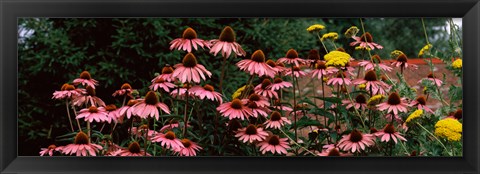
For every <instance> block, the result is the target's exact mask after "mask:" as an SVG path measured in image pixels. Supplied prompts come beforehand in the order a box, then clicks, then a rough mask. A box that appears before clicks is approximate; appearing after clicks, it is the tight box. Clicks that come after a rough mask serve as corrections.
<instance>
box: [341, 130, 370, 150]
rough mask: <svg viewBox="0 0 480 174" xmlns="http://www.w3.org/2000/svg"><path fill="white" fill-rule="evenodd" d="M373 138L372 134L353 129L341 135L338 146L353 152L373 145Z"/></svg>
mask: <svg viewBox="0 0 480 174" xmlns="http://www.w3.org/2000/svg"><path fill="white" fill-rule="evenodd" d="M374 139H375V137H374V136H373V135H372V134H362V133H361V132H360V131H358V130H356V129H354V130H352V132H350V134H348V135H344V136H343V137H342V139H341V140H340V141H339V142H338V147H339V148H341V149H342V150H345V151H351V152H352V153H355V152H356V151H360V150H365V147H368V146H372V145H374V144H375V142H374Z"/></svg>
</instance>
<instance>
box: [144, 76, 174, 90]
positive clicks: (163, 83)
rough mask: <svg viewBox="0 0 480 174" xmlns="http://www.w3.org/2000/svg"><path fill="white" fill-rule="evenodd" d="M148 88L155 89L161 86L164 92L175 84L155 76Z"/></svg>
mask: <svg viewBox="0 0 480 174" xmlns="http://www.w3.org/2000/svg"><path fill="white" fill-rule="evenodd" d="M149 88H150V89H151V90H153V91H157V90H158V89H160V88H162V89H163V90H164V91H165V92H170V88H175V84H173V83H170V82H167V81H165V80H164V79H163V78H157V80H155V82H153V83H152V85H150V86H149Z"/></svg>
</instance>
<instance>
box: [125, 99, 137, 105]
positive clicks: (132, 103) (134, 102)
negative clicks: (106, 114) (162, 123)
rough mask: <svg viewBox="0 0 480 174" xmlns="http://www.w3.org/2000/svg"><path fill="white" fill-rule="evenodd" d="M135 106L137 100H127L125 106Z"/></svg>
mask: <svg viewBox="0 0 480 174" xmlns="http://www.w3.org/2000/svg"><path fill="white" fill-rule="evenodd" d="M135 104H137V100H133V99H132V100H129V101H128V103H127V106H133V105H135Z"/></svg>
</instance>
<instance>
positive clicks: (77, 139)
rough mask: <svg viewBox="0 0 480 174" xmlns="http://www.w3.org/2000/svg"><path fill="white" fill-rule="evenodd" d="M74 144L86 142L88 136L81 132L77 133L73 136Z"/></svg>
mask: <svg viewBox="0 0 480 174" xmlns="http://www.w3.org/2000/svg"><path fill="white" fill-rule="evenodd" d="M73 143H74V144H88V136H87V134H85V133H83V132H79V133H77V136H75V140H74V141H73Z"/></svg>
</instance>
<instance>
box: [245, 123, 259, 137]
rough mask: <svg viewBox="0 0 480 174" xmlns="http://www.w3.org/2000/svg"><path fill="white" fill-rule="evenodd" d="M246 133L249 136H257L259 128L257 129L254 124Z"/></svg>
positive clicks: (249, 126) (248, 127)
mask: <svg viewBox="0 0 480 174" xmlns="http://www.w3.org/2000/svg"><path fill="white" fill-rule="evenodd" d="M245 133H246V134H247V135H255V134H257V127H255V126H254V125H253V124H250V125H248V126H247V128H246V129H245Z"/></svg>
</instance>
